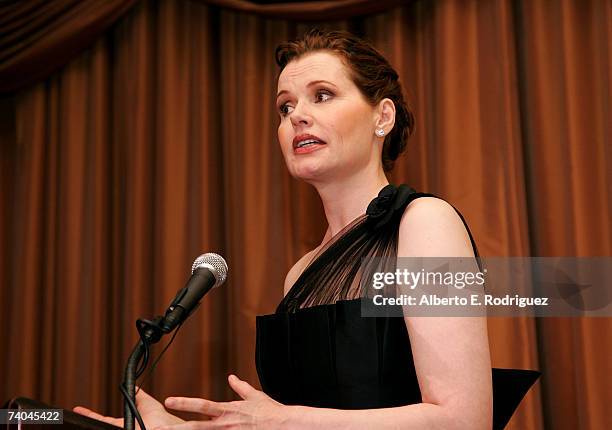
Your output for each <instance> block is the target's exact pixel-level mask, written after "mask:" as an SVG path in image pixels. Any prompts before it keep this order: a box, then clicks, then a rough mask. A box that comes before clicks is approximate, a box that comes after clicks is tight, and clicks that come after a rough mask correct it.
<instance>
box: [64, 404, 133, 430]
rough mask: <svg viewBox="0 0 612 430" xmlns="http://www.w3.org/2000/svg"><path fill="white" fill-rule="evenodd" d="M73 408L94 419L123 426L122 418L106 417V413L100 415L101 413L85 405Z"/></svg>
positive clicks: (74, 410)
mask: <svg viewBox="0 0 612 430" xmlns="http://www.w3.org/2000/svg"><path fill="white" fill-rule="evenodd" d="M72 410H73V412H76V413H77V414H81V415H85V416H86V417H88V418H92V419H94V420H98V421H102V422H105V423H108V424H112V425H114V426H117V427H123V419H122V418H113V417H105V416H104V415H100V414H99V413H97V412H94V411H92V410H91V409H87V408H85V407H83V406H76V407H74V408H73V409H72Z"/></svg>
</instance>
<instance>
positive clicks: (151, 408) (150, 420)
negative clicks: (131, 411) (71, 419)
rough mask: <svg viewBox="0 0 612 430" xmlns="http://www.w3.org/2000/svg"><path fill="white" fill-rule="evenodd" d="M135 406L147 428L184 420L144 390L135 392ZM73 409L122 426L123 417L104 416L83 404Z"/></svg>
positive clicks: (137, 426)
mask: <svg viewBox="0 0 612 430" xmlns="http://www.w3.org/2000/svg"><path fill="white" fill-rule="evenodd" d="M136 407H137V408H138V411H139V412H140V416H141V417H142V420H143V421H144V423H145V426H147V429H148V430H152V429H154V428H156V427H160V426H167V425H172V424H180V423H183V422H184V421H183V420H182V419H180V418H179V417H176V416H174V415H172V414H171V413H169V412H168V411H166V409H165V408H164V405H162V404H161V403H160V402H158V401H157V400H156V399H155V398H153V397H151V396H149V395H148V394H147V393H145V392H144V390H138V392H137V393H136ZM73 411H74V412H76V413H77V414H81V415H85V416H86V417H89V418H93V419H94V420H98V421H103V422H105V423H108V424H112V425H114V426H117V427H121V428H123V418H114V417H106V416H104V415H100V414H99V413H97V412H94V411H92V410H91V409H87V408H84V407H83V406H77V407H75V408H74V409H73ZM136 428H137V429H140V426H139V425H138V421H136Z"/></svg>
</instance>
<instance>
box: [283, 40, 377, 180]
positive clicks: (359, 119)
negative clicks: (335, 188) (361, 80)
mask: <svg viewBox="0 0 612 430" xmlns="http://www.w3.org/2000/svg"><path fill="white" fill-rule="evenodd" d="M276 107H277V110H278V113H279V115H280V124H279V126H278V140H279V142H280V145H281V149H282V151H283V155H284V157H285V162H286V163H287V168H288V169H289V172H290V173H291V175H292V176H294V177H296V178H300V179H304V180H306V181H308V182H315V183H316V182H321V181H330V180H334V179H336V180H337V179H342V178H345V177H347V176H350V175H355V174H359V172H361V171H363V170H364V169H367V168H368V167H373V168H377V167H378V166H379V165H380V157H381V150H382V144H381V142H379V144H377V142H376V136H375V135H374V130H375V128H376V121H377V118H378V117H377V113H376V110H375V109H374V107H372V106H371V105H370V104H369V103H368V102H367V101H366V99H365V98H364V96H363V95H362V94H361V92H360V91H359V89H358V88H357V87H356V86H355V84H354V83H353V81H352V80H351V78H350V77H349V71H348V69H347V68H346V66H345V65H344V64H343V63H342V61H341V59H340V57H338V56H337V55H335V54H333V53H330V52H324V51H319V52H314V53H310V54H306V55H304V56H302V57H300V58H298V59H296V60H293V61H291V62H290V63H289V64H287V66H286V67H285V69H284V70H283V71H282V73H281V74H280V76H279V79H278V96H277V100H276ZM379 140H380V138H379Z"/></svg>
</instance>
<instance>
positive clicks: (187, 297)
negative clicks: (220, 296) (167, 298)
mask: <svg viewBox="0 0 612 430" xmlns="http://www.w3.org/2000/svg"><path fill="white" fill-rule="evenodd" d="M216 283H217V279H216V278H215V275H214V274H213V273H212V272H211V271H210V269H208V268H207V267H198V268H197V269H195V270H194V272H193V274H192V275H191V277H190V278H189V280H188V281H187V284H186V285H185V287H183V288H182V289H181V290H180V291H179V292H178V294H177V295H176V297H175V298H174V300H173V301H172V304H171V305H170V307H169V308H168V310H167V311H166V315H165V316H164V320H163V321H162V323H161V326H162V330H163V331H164V332H165V333H169V332H171V331H172V330H174V328H175V327H176V326H177V325H179V324H180V323H182V322H183V321H185V319H186V318H187V317H188V316H189V315H190V314H191V313H192V312H193V311H194V310H195V308H196V307H197V306H198V304H199V303H200V300H202V297H204V295H206V293H208V292H209V291H210V290H211V289H212V288H213V287H214V286H215V284H216Z"/></svg>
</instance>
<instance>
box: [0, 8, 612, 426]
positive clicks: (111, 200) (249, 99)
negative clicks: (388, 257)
mask: <svg viewBox="0 0 612 430" xmlns="http://www.w3.org/2000/svg"><path fill="white" fill-rule="evenodd" d="M217 3H218V2H217ZM312 25H313V24H312V23H306V22H294V21H288V20H282V19H276V18H270V17H266V16H262V15H257V14H246V13H242V12H239V11H236V10H231V9H226V8H219V7H218V5H217V4H212V5H211V4H206V2H202V1H187V0H180V1H172V0H161V1H158V2H154V1H146V2H137V3H136V4H135V5H134V6H133V7H132V8H131V9H130V10H129V11H127V12H125V13H124V15H123V17H122V18H121V19H120V20H119V21H117V22H116V23H115V24H114V25H113V26H112V27H110V29H109V30H108V31H106V32H105V33H104V34H102V35H101V36H100V37H98V38H97V39H96V40H95V42H94V43H93V44H91V45H90V46H89V47H88V48H87V49H86V50H85V51H83V52H81V53H80V54H79V55H78V56H77V57H76V58H74V60H72V61H71V62H69V63H68V64H66V65H65V66H63V67H62V68H61V69H59V70H58V71H56V72H55V73H54V74H52V75H51V76H49V77H48V78H47V79H46V80H44V81H39V82H37V83H34V84H32V85H29V86H27V87H26V88H24V89H22V90H20V91H18V92H15V93H14V94H12V95H11V96H10V97H8V96H7V97H4V98H3V99H1V104H0V181H1V182H0V205H1V207H0V244H1V248H0V250H1V253H2V254H1V256H0V338H1V339H3V348H2V352H1V353H0V369H2V370H1V371H0V372H1V374H0V378H1V379H2V381H3V383H2V384H1V385H0V401H4V400H6V399H7V398H8V397H10V396H15V395H24V396H28V397H34V398H37V399H40V400H43V401H46V402H49V403H52V404H56V405H59V406H62V407H65V408H68V407H71V406H73V405H76V404H84V405H88V406H91V407H93V408H95V409H97V410H101V411H104V412H107V413H112V414H115V415H119V414H121V410H122V409H121V402H120V395H119V390H118V388H117V387H118V384H119V382H120V380H121V376H122V371H123V365H124V362H125V360H126V359H127V356H128V354H129V351H130V350H131V348H132V347H133V345H134V344H135V342H136V340H137V332H136V329H135V326H134V322H135V320H136V319H137V318H139V317H152V316H154V315H157V314H159V313H161V312H162V311H163V310H164V309H165V307H166V306H167V304H168V303H169V302H170V301H171V299H172V298H173V297H174V294H175V293H176V291H177V290H178V289H179V288H180V287H182V286H183V284H184V282H185V280H186V278H187V276H188V272H189V267H190V264H191V262H192V261H193V259H194V258H195V257H196V256H197V255H199V253H201V252H203V251H214V252H218V253H220V254H222V255H224V256H225V257H226V259H227V261H228V265H229V267H230V275H229V278H228V282H227V283H226V284H225V285H224V286H223V287H222V288H220V289H217V290H214V291H213V292H211V293H210V294H209V295H208V296H207V297H206V299H205V300H204V301H203V303H202V306H201V307H200V309H199V310H198V311H197V312H196V313H195V314H194V315H193V316H192V317H191V318H190V320H189V321H188V322H187V323H186V324H185V326H184V327H183V328H182V329H181V332H180V333H179V335H178V336H177V338H176V340H175V341H174V344H173V345H172V347H171V348H170V349H169V350H168V352H167V353H166V355H165V356H164V358H163V359H162V361H161V362H160V364H159V365H158V367H157V369H156V370H155V373H154V376H153V378H152V379H151V380H150V384H145V388H146V387H147V386H149V390H150V391H152V393H153V394H155V395H156V396H157V397H158V398H163V397H165V396H168V395H179V394H180V395H187V396H203V397H207V398H212V399H217V400H229V399H231V398H232V394H231V393H230V391H229V390H228V388H227V383H226V376H227V374H228V373H230V372H233V373H236V374H237V375H239V376H240V377H242V378H243V379H246V380H247V381H249V382H251V383H253V384H254V385H257V375H256V372H255V366H254V362H255V354H254V350H255V336H254V335H255V315H258V314H265V313H270V312H272V311H273V310H274V308H275V306H276V304H277V303H278V302H279V301H280V299H281V297H282V290H283V280H284V276H285V274H286V271H287V270H288V268H289V267H290V266H291V265H292V264H293V262H295V261H296V260H297V259H298V257H300V256H301V255H302V254H303V253H305V252H306V251H307V250H309V249H311V248H313V247H314V246H316V245H317V244H318V243H319V242H320V240H321V237H322V234H323V231H324V228H325V219H324V216H323V213H322V210H321V207H320V203H319V201H318V197H317V196H316V194H315V192H314V191H313V190H312V189H311V188H309V187H308V186H307V185H304V184H301V183H298V182H296V181H295V180H293V179H291V178H290V176H289V175H288V173H287V172H286V169H285V166H284V162H283V159H282V155H281V153H280V150H279V148H278V143H277V141H276V127H277V122H278V117H277V114H276V112H275V109H274V97H275V93H276V81H275V78H276V75H277V68H276V65H275V63H274V59H273V53H274V48H275V47H276V44H277V43H278V42H280V41H282V40H286V39H288V38H293V37H296V36H297V35H299V34H301V33H302V32H303V31H305V30H306V29H307V28H310V27H311V26H312ZM318 25H319V26H320V27H324V28H344V29H349V30H351V31H354V32H355V33H357V34H360V35H363V36H366V37H367V38H369V39H371V40H372V41H373V42H374V44H375V45H376V46H377V47H378V48H379V49H380V50H381V51H383V52H384V54H385V55H386V56H387V58H389V60H390V61H391V63H392V64H393V65H394V66H395V67H396V69H397V70H398V72H399V74H400V79H401V81H402V82H403V85H404V87H405V90H406V93H407V95H408V97H409V99H410V100H411V101H412V104H413V106H414V109H415V114H416V118H417V127H416V134H415V136H414V137H413V138H412V139H411V141H410V142H409V145H408V150H407V153H406V154H405V155H404V156H403V157H402V158H400V160H399V161H398V163H397V164H396V168H395V170H394V173H393V175H392V180H393V181H394V182H396V183H399V182H406V183H408V184H410V185H412V186H413V187H415V188H416V189H418V190H422V191H428V192H432V193H435V194H437V195H439V196H441V197H443V198H445V199H447V200H448V201H450V202H451V203H453V204H454V205H455V206H456V207H457V208H458V209H459V210H460V211H461V212H462V213H463V215H464V216H465V218H466V220H467V222H468V223H469V225H470V227H471V229H472V232H473V234H474V236H475V239H476V242H477V244H478V248H479V250H480V251H481V253H482V255H483V256H528V255H533V256H570V255H578V256H597V255H612V232H611V231H610V230H611V227H610V213H611V204H612V191H611V189H610V185H609V184H610V183H612V173H611V172H612V153H611V151H612V150H611V149H610V140H611V139H610V135H611V133H610V105H609V100H610V99H612V97H611V96H612V94H611V90H610V89H611V88H612V85H611V84H612V82H611V79H612V73H611V64H612V58H611V55H610V53H611V51H610V43H609V41H610V35H611V34H612V4H611V3H610V2H607V1H604V0H589V1H577V0H576V1H569V0H565V1H553V2H533V1H530V0H524V1H517V2H510V1H502V0H497V1H495V0H486V1H469V2H455V1H416V2H411V3H409V4H406V5H404V6H402V7H397V8H393V9H391V10H389V11H387V12H384V13H379V14H373V15H368V16H365V17H355V18H352V19H350V20H341V21H325V22H320V23H318ZM58 46H59V45H58ZM4 49H5V48H4V47H3V51H4ZM3 55H4V52H3ZM3 58H4V57H3ZM58 64H59V63H58ZM26 72H27V73H30V72H29V71H26ZM26 72H24V73H26ZM31 73H32V74H33V73H34V71H31ZM611 333H612V320H611V319H609V318H598V319H596V318H593V319H588V318H584V319H579V318H575V319H571V318H546V319H512V318H490V319H489V335H490V342H491V349H492V358H493V365H494V366H495V367H521V368H534V369H539V370H541V371H542V372H543V376H542V378H541V380H540V382H539V383H538V384H537V385H536V386H535V387H534V388H533V389H532V390H531V391H530V393H529V394H528V395H527V397H526V398H525V400H524V401H523V403H522V405H521V407H520V408H519V411H518V412H517V413H516V415H515V416H514V418H513V420H512V421H511V425H510V427H509V428H512V429H541V428H551V429H555V430H556V429H576V428H581V429H582V428H585V429H601V428H612V415H611V414H610V412H609V407H608V405H609V404H610V403H611V402H612V389H611V386H612V383H611V377H610V375H611V374H612V364H611V363H612V360H611V359H610V357H612V336H611V335H610V334H611ZM160 350H161V348H157V349H156V352H159V351H160Z"/></svg>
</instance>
